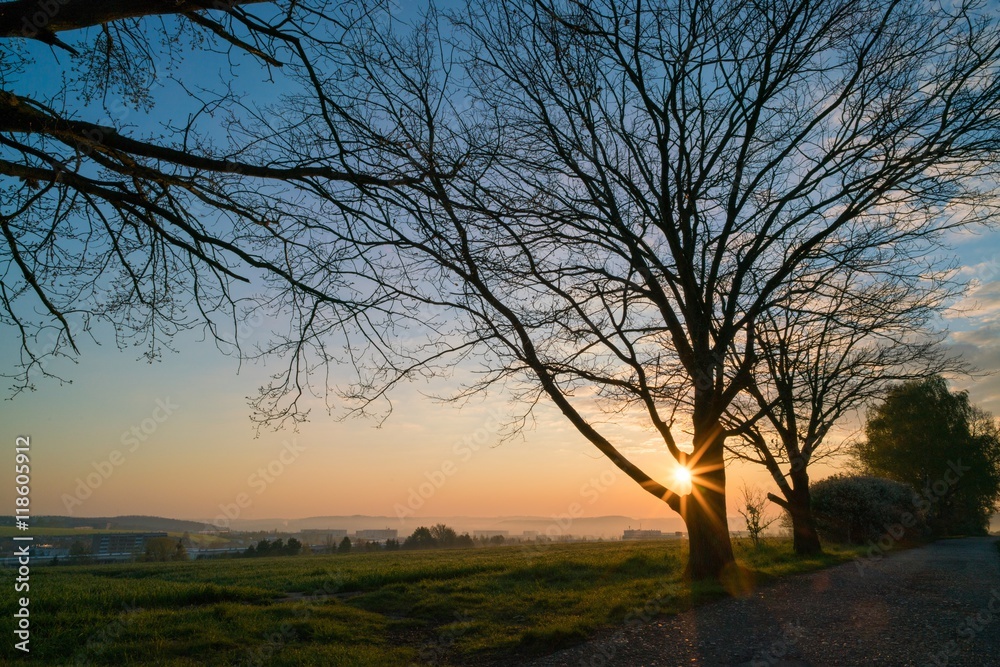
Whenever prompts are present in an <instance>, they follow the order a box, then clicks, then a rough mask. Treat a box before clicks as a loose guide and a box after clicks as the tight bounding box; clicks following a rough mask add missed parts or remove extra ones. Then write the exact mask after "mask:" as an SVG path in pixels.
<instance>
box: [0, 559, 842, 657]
mask: <svg viewBox="0 0 1000 667" xmlns="http://www.w3.org/2000/svg"><path fill="white" fill-rule="evenodd" d="M737 550H738V557H739V560H740V562H741V564H742V565H743V566H744V567H745V568H746V569H747V570H748V571H749V573H750V575H751V576H752V578H754V579H756V580H757V581H758V582H760V581H763V580H766V579H768V578H771V577H776V576H783V575H787V574H791V573H795V572H802V571H807V570H815V569H818V568H822V567H826V566H828V565H831V564H834V563H837V562H841V561H844V560H847V559H849V558H852V557H854V556H856V555H857V554H858V553H859V550H856V549H855V550H850V549H844V548H837V547H830V548H828V553H827V555H825V556H823V557H820V558H815V559H808V560H800V559H797V558H795V557H793V556H792V555H791V553H790V552H791V546H790V544H789V543H787V542H771V543H769V544H768V545H767V546H766V547H764V548H763V549H761V550H759V551H755V550H753V549H751V548H749V547H748V546H747V545H746V544H744V543H742V542H741V543H738V545H737ZM685 557H686V554H685V553H684V551H683V547H682V546H681V545H670V544H665V543H663V542H639V543H628V542H625V543H623V542H605V543H581V544H565V545H551V546H545V547H534V546H532V547H517V546H508V547H496V548H491V549H469V550H457V551H427V552H405V551H403V552H382V553H357V554H348V555H329V556H301V557H294V558H259V559H235V560H209V561H193V562H186V563H137V564H130V565H100V566H73V567H37V568H33V570H32V572H31V582H30V583H31V590H30V592H29V593H28V595H29V596H30V600H31V603H30V612H31V629H32V641H31V660H32V662H35V663H36V664H45V665H64V664H65V665H82V664H87V665H145V664H156V665H236V664H242V665H394V666H395V665H408V664H412V663H417V664H449V663H457V662H461V663H463V664H464V663H468V662H471V663H479V662H482V663H488V662H490V661H492V660H495V659H499V658H501V657H506V658H508V660H504V662H508V664H516V663H517V658H518V657H522V656H525V655H532V654H539V653H545V652H548V651H551V650H554V649H556V648H559V647H561V646H566V645H569V644H572V643H576V642H579V641H582V640H584V639H585V638H587V637H588V636H589V635H590V634H592V633H593V632H595V631H596V630H600V629H602V628H609V627H613V626H614V625H616V624H620V623H622V622H623V621H625V620H626V618H628V617H629V615H630V614H632V615H634V614H635V613H636V611H637V610H641V609H643V608H645V609H646V610H647V612H649V611H650V610H652V612H653V613H655V614H661V615H662V614H671V613H675V612H677V611H680V610H683V609H685V608H687V607H689V606H691V605H692V604H696V603H698V602H699V601H703V600H707V599H711V598H714V597H718V596H720V595H724V594H725V592H724V591H723V590H722V589H721V587H718V586H704V585H699V586H696V587H694V589H692V587H691V586H689V585H687V584H685V583H683V582H682V580H681V576H680V575H681V570H682V569H683V563H684V561H685ZM2 577H3V579H4V581H3V583H2V585H3V586H4V587H5V588H7V590H11V589H12V588H13V577H14V571H13V570H9V569H8V570H3V571H2ZM647 615H648V614H647ZM12 643H13V642H12V641H6V642H4V643H3V647H2V649H0V657H3V658H11V657H13V656H14V654H15V653H17V651H15V649H14V648H13V646H12ZM0 662H3V660H0Z"/></svg>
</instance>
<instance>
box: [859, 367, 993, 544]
mask: <svg viewBox="0 0 1000 667" xmlns="http://www.w3.org/2000/svg"><path fill="white" fill-rule="evenodd" d="M865 438H866V439H865V440H864V441H862V442H859V443H858V444H857V445H856V447H855V450H854V453H855V456H856V458H857V461H858V464H859V467H860V468H861V469H862V470H863V471H864V472H867V473H869V474H873V475H879V476H883V477H888V478H890V479H895V480H897V481H900V482H903V483H906V484H909V485H911V486H913V488H914V489H916V490H917V497H916V499H915V501H914V502H915V504H916V505H917V506H918V507H919V508H920V509H921V510H922V511H924V512H925V513H926V514H927V519H928V523H929V525H930V526H931V528H932V530H933V531H934V532H935V533H936V534H939V535H953V534H979V535H985V534H986V532H987V530H988V526H989V519H990V516H991V515H992V514H993V512H994V511H995V510H996V508H997V503H998V501H1000V427H998V425H997V422H996V420H994V419H993V416H992V415H990V414H989V413H987V412H984V411H983V410H980V409H979V408H977V407H976V406H974V405H972V404H971V403H970V402H969V396H968V394H967V393H966V392H951V391H949V389H948V383H947V381H945V379H944V378H942V377H940V376H935V377H932V378H929V379H927V380H923V381H912V382H907V383H904V384H900V385H896V386H894V387H892V388H891V389H890V390H889V391H888V392H887V393H886V395H885V399H884V401H883V402H882V403H881V404H879V405H876V406H874V407H872V408H871V409H870V410H869V412H868V421H867V424H866V426H865Z"/></svg>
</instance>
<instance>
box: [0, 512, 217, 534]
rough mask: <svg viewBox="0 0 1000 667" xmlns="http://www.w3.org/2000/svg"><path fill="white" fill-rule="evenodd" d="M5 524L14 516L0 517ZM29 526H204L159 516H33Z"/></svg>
mask: <svg viewBox="0 0 1000 667" xmlns="http://www.w3.org/2000/svg"><path fill="white" fill-rule="evenodd" d="M0 523H2V525H5V526H13V525H14V517H9V516H6V517H0ZM30 523H31V528H32V529H36V528H85V527H90V528H101V529H106V530H148V531H165V532H176V533H183V532H192V533H194V532H197V531H199V530H202V529H203V528H205V524H203V523H201V522H199V521H186V520H184V519H167V518H165V517H160V516H95V517H77V516H33V517H31V521H30Z"/></svg>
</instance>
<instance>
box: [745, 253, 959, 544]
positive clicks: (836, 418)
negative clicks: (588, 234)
mask: <svg viewBox="0 0 1000 667" xmlns="http://www.w3.org/2000/svg"><path fill="white" fill-rule="evenodd" d="M911 245H915V246H917V247H911V248H910V254H908V255H907V256H905V257H901V256H900V255H899V254H898V253H896V254H892V255H889V256H886V257H881V258H878V260H877V262H876V264H874V265H873V264H869V265H867V266H866V273H867V274H869V275H870V274H872V273H876V272H877V273H878V274H879V280H878V282H867V283H866V279H867V276H861V275H859V274H857V273H854V272H847V273H844V274H842V275H840V276H830V275H824V276H823V282H822V284H815V285H813V286H812V287H810V288H809V289H806V290H790V293H791V294H792V295H791V296H790V297H789V300H788V301H787V302H784V303H781V304H779V305H778V306H777V307H775V308H773V309H771V310H769V311H767V312H766V313H764V314H762V316H761V317H760V318H759V320H758V327H757V336H758V339H757V340H758V345H757V354H758V364H759V368H758V369H757V372H755V373H754V374H753V376H752V381H751V383H749V384H748V386H747V392H746V395H745V396H744V397H742V398H741V399H740V400H737V401H734V402H733V404H732V405H731V406H730V408H729V410H728V412H727V417H726V422H727V424H728V425H729V428H730V430H729V431H728V433H729V435H731V436H735V437H734V438H732V439H730V440H729V441H728V442H727V449H728V450H729V451H730V452H731V453H732V454H733V455H734V456H736V457H737V458H740V459H743V460H746V461H751V462H754V463H758V464H761V465H763V466H764V467H766V468H767V470H768V472H769V473H770V474H771V477H772V478H773V479H774V481H775V483H776V484H777V486H778V489H779V491H780V494H781V495H780V496H778V495H774V494H769V495H768V498H769V499H770V500H771V501H772V502H774V503H775V504H777V505H779V506H780V507H781V508H783V509H784V510H785V511H786V512H788V515H789V517H790V519H791V522H792V535H793V543H794V548H795V551H796V553H799V554H802V555H808V554H815V553H818V552H819V551H820V550H821V546H820V541H819V536H818V534H817V532H816V525H815V521H814V519H813V514H812V509H811V501H810V493H809V472H808V466H809V464H810V463H813V462H815V461H819V460H821V459H823V458H826V457H828V456H833V455H835V454H836V453H838V452H839V450H840V447H839V445H835V446H831V445H825V444H824V443H825V441H826V438H827V436H828V434H829V433H830V430H831V429H832V428H833V427H834V426H835V425H836V424H837V423H838V422H840V421H842V420H843V418H844V417H846V416H849V415H851V414H852V413H854V412H855V411H857V410H858V409H860V408H861V407H863V406H864V405H865V404H867V403H869V402H870V401H872V400H874V399H875V398H877V397H879V396H880V395H882V394H883V393H884V392H885V390H886V388H887V387H889V386H891V385H893V384H894V383H897V382H900V381H905V380H907V379H913V378H921V377H929V376H931V375H934V374H936V373H940V372H951V373H968V372H970V370H971V369H970V368H969V367H968V365H967V364H965V363H963V362H962V361H961V360H960V359H958V358H955V357H953V356H949V354H948V353H947V352H946V350H945V349H943V348H942V347H941V345H940V343H941V341H942V338H943V335H942V334H941V333H935V332H934V331H933V329H931V324H932V323H933V321H934V320H933V318H934V316H935V315H936V314H939V313H940V311H941V309H942V308H943V307H944V306H946V305H948V303H949V300H950V299H951V297H954V296H956V294H957V291H958V286H957V285H954V284H952V283H950V282H949V281H948V279H947V271H946V270H945V269H946V268H947V267H941V266H935V262H934V261H931V262H930V263H929V264H927V263H924V262H918V261H916V260H917V259H918V258H919V256H920V255H922V254H924V253H925V251H926V244H923V243H919V244H911ZM920 247H922V248H923V250H919V249H918V248H920ZM897 250H900V249H899V248H897ZM901 260H905V261H901ZM806 293H807V294H808V296H807V295H806Z"/></svg>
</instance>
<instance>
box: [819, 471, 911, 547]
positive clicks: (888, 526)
mask: <svg viewBox="0 0 1000 667" xmlns="http://www.w3.org/2000/svg"><path fill="white" fill-rule="evenodd" d="M812 503H813V511H814V512H815V514H816V524H817V528H818V529H819V531H820V534H821V535H822V536H823V539H825V540H833V541H836V542H842V543H846V544H864V543H865V542H867V541H869V540H871V541H877V540H878V539H879V538H880V537H881V536H882V535H884V534H886V533H887V532H889V531H892V530H894V528H893V527H895V526H899V525H906V524H911V526H912V527H913V528H914V529H915V530H916V531H917V532H919V527H920V526H922V522H923V518H922V517H921V516H920V514H919V512H918V511H917V510H916V509H915V508H914V505H913V489H912V488H910V487H909V486H907V485H906V484H902V483H900V482H896V481H893V480H890V479H884V478H881V477H869V476H861V475H855V476H848V475H834V476H833V477H828V478H826V479H824V480H821V481H819V482H816V483H814V484H813V485H812ZM907 517H910V518H907Z"/></svg>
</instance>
